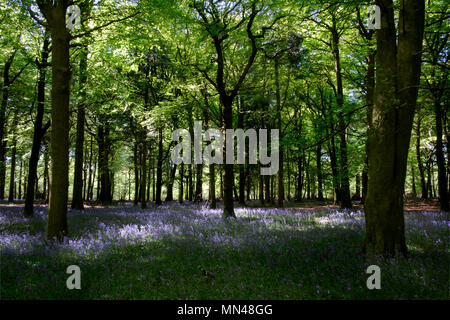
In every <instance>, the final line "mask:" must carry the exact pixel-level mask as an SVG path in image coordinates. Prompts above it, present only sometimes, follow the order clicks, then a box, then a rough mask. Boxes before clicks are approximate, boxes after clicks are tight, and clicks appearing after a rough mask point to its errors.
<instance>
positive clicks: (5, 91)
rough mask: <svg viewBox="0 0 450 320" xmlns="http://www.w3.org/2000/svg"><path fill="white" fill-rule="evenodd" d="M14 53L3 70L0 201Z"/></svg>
mask: <svg viewBox="0 0 450 320" xmlns="http://www.w3.org/2000/svg"><path fill="white" fill-rule="evenodd" d="M15 56H16V51H15V50H14V52H13V53H12V54H11V56H9V58H8V60H7V61H6V63H5V67H4V68H3V86H2V103H1V105H0V200H3V199H4V198H5V179H6V144H7V142H6V139H5V133H6V109H7V108H8V99H9V89H10V86H11V82H10V77H9V71H10V69H11V66H12V64H13V62H14V57H15Z"/></svg>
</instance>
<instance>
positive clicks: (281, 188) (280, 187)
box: [274, 58, 284, 208]
mask: <svg viewBox="0 0 450 320" xmlns="http://www.w3.org/2000/svg"><path fill="white" fill-rule="evenodd" d="M274 63H275V96H276V105H277V126H278V130H279V135H280V137H282V130H281V129H282V122H281V97H280V79H279V61H278V58H275V61H274ZM279 149H280V150H279V160H278V161H279V169H278V199H277V207H278V208H283V207H284V178H283V144H282V143H280V144H279Z"/></svg>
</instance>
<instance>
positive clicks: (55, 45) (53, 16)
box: [38, 0, 71, 240]
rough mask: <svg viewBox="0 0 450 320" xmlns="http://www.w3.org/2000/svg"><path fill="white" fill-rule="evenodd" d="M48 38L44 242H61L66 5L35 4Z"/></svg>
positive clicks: (65, 186)
mask: <svg viewBox="0 0 450 320" xmlns="http://www.w3.org/2000/svg"><path fill="white" fill-rule="evenodd" d="M38 5H39V8H40V9H41V12H42V13H43V15H44V16H45V18H46V19H47V22H48V24H49V26H50V33H51V38H52V95H51V101H52V110H51V125H52V130H51V136H50V155H51V156H50V158H51V164H50V166H51V184H50V199H49V209H48V220H47V238H48V239H53V238H57V239H58V240H63V239H64V236H65V235H66V234H67V233H68V228H67V198H68V187H69V116H70V113H69V96H70V77H71V71H70V55H69V44H70V34H69V32H68V29H67V28H66V10H67V2H66V1H56V2H54V4H48V2H46V1H43V0H41V1H38Z"/></svg>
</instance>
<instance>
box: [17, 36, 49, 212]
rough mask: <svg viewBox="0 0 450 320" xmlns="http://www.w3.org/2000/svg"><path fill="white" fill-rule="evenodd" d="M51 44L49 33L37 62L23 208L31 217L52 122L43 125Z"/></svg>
mask: <svg viewBox="0 0 450 320" xmlns="http://www.w3.org/2000/svg"><path fill="white" fill-rule="evenodd" d="M49 45H50V41H49V38H48V35H46V36H45V38H44V46H43V49H42V53H41V62H39V63H38V64H37V66H38V69H39V79H38V83H37V90H38V91H37V111H36V119H35V120H34V132H33V145H32V147H31V155H30V160H29V163H28V183H27V189H26V194H25V206H24V209H23V215H24V216H25V217H31V216H32V215H33V201H34V187H35V179H36V173H37V167H38V162H39V152H40V149H41V143H42V138H43V137H44V134H45V132H46V131H47V129H48V127H49V124H50V123H47V124H46V125H45V126H44V128H43V127H42V120H43V118H44V105H45V81H46V79H45V78H46V71H47V63H48V55H49ZM45 178H46V177H45ZM45 181H46V180H45ZM44 195H45V191H44Z"/></svg>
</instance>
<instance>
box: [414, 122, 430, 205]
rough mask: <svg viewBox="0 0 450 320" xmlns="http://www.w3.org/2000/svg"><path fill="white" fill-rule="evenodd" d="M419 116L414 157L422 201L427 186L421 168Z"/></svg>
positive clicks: (425, 194) (426, 195)
mask: <svg viewBox="0 0 450 320" xmlns="http://www.w3.org/2000/svg"><path fill="white" fill-rule="evenodd" d="M421 120H422V119H421V117H420V115H419V116H418V117H417V127H416V157H417V166H418V168H419V177H420V189H421V193H422V199H427V198H428V192H427V185H426V181H425V170H424V168H423V163H422V156H421V152H420V124H421Z"/></svg>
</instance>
